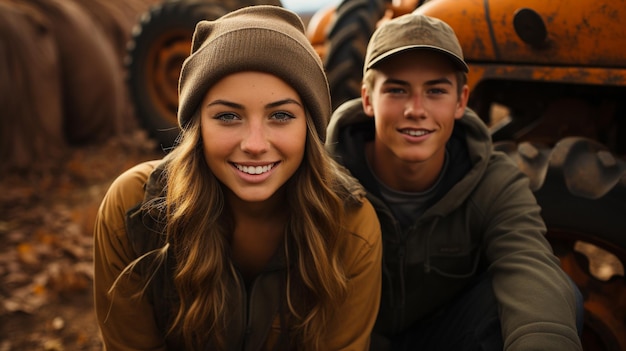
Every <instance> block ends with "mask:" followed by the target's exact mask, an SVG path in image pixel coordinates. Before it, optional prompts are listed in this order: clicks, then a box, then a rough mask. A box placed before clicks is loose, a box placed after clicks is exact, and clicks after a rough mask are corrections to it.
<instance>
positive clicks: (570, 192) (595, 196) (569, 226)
mask: <svg viewBox="0 0 626 351" xmlns="http://www.w3.org/2000/svg"><path fill="white" fill-rule="evenodd" d="M494 148H495V149H496V150H500V151H504V152H505V153H506V154H508V155H509V156H510V157H511V158H512V159H513V161H514V162H515V163H517V165H518V167H519V168H520V169H521V170H522V171H523V172H524V173H525V174H527V175H528V176H529V178H530V186H531V189H532V190H533V192H534V194H535V196H536V198H537V202H538V203H539V205H540V206H541V209H542V216H543V219H544V221H545V223H546V227H547V235H546V237H547V239H548V241H549V242H550V244H551V245H552V247H553V249H554V252H555V254H556V255H557V256H558V257H559V259H560V260H561V266H562V267H563V269H564V270H565V271H566V273H567V274H568V275H569V276H570V277H571V278H572V279H573V280H574V282H575V283H576V285H577V286H578V287H579V289H580V290H581V292H582V294H583V297H584V305H585V320H584V327H583V333H582V337H581V341H582V343H583V349H585V350H626V300H625V299H624V298H623V296H625V295H626V279H625V277H624V265H626V203H625V202H624V199H626V162H625V161H624V160H622V159H619V158H617V157H616V156H614V155H613V154H611V153H610V152H609V151H608V149H607V148H606V147H605V146H604V145H602V144H600V143H598V142H597V141H594V140H592V139H589V138H583V137H568V138H564V139H562V140H560V141H559V142H558V143H556V144H555V146H554V148H552V149H550V148H549V147H545V146H542V145H539V144H537V143H529V142H522V143H520V144H516V143H515V142H513V141H508V142H496V143H495V144H494ZM589 244H590V245H589ZM582 245H584V246H587V247H592V248H593V250H594V251H592V252H599V254H598V253H596V254H589V253H588V252H587V253H584V252H582V251H581V249H580V247H581V246H582ZM597 248H599V249H600V250H598V249H597ZM609 261H610V262H613V264H612V266H613V267H616V266H617V267H619V266H621V269H620V268H617V269H614V270H613V271H612V272H611V273H609V276H608V277H606V276H605V277H599V276H598V271H596V272H594V270H593V268H592V267H594V266H595V267H599V266H602V265H603V264H604V266H605V267H607V264H606V263H607V262H609ZM596 263H598V264H596Z"/></svg>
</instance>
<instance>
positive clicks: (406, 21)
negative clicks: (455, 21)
mask: <svg viewBox="0 0 626 351" xmlns="http://www.w3.org/2000/svg"><path fill="white" fill-rule="evenodd" d="M415 49H426V50H433V51H437V52H441V53H443V54H445V55H447V56H448V57H449V58H450V60H451V61H452V63H454V65H455V66H457V68H459V69H460V70H462V71H464V72H468V71H469V67H468V66H467V63H465V61H464V60H463V50H462V49H461V44H460V43H459V39H458V38H457V37H456V34H455V33H454V30H453V29H452V27H450V26H449V25H448V24H447V23H445V22H444V21H442V20H440V19H438V18H434V17H429V16H425V15H420V14H416V13H409V14H406V15H402V16H398V17H395V18H392V19H391V20H389V21H387V22H385V23H383V24H382V25H381V26H380V27H378V28H377V29H376V31H374V34H372V37H371V38H370V41H369V44H368V45H367V52H366V53H365V64H364V66H363V73H365V72H367V70H368V69H370V68H372V67H373V66H375V65H376V64H377V63H379V62H381V61H383V60H384V59H386V58H388V57H390V56H392V55H395V54H398V53H401V52H404V51H407V50H415Z"/></svg>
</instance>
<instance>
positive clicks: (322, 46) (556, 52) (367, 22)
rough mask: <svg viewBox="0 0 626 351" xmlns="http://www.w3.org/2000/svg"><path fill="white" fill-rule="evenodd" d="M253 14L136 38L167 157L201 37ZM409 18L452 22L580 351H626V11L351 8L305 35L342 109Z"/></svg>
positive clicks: (165, 25)
mask: <svg viewBox="0 0 626 351" xmlns="http://www.w3.org/2000/svg"><path fill="white" fill-rule="evenodd" d="M254 3H262V1H258V2H254ZM224 4H227V5H224ZM246 4H251V3H250V2H247V3H244V2H243V1H241V3H238V2H237V1H235V0H232V1H229V2H225V3H222V2H219V3H218V2H217V1H210V0H205V1H200V0H187V1H184V0H183V1H180V0H179V1H173V0H169V1H165V2H164V3H163V4H162V5H161V6H160V7H156V8H153V9H152V10H151V12H150V14H149V16H145V17H144V18H143V20H142V22H141V23H140V30H138V31H136V32H135V33H134V36H133V40H132V41H131V43H132V45H131V46H130V48H131V49H130V51H129V56H130V58H131V59H130V60H129V62H131V63H130V70H129V71H130V77H131V79H130V84H131V86H130V90H131V92H132V91H134V92H135V95H134V102H135V105H136V107H137V109H138V115H139V117H140V119H141V120H143V121H144V126H146V128H147V129H148V131H150V132H151V133H152V135H153V136H154V137H156V138H157V139H159V140H161V143H162V144H163V145H165V144H168V143H170V144H171V142H172V141H173V139H174V136H175V134H177V133H178V130H177V127H176V122H175V106H176V103H177V96H176V79H177V77H178V72H179V70H180V64H181V63H182V60H183V59H184V58H185V57H186V56H187V55H188V53H189V47H190V39H191V33H192V31H193V28H194V26H195V23H196V22H197V21H198V20H199V19H201V18H208V19H210V18H211V17H217V16H218V15H221V14H223V13H225V12H226V11H228V10H231V9H234V8H236V7H238V6H244V5H246ZM276 4H279V2H277V3H276ZM413 11H415V12H419V13H422V14H426V15H429V16H433V17H438V18H440V19H442V20H444V21H446V22H447V23H448V24H450V26H451V27H452V28H453V29H454V30H455V32H456V34H457V36H458V37H459V40H460V42H461V45H462V47H463V52H464V55H465V59H466V61H467V63H468V64H469V66H470V72H469V74H468V85H469V87H470V91H471V93H470V100H469V106H470V107H471V108H472V109H474V110H475V111H476V112H477V113H478V115H479V116H481V118H483V120H484V121H485V123H486V124H487V125H488V126H489V128H490V130H491V133H492V138H493V140H494V145H495V148H497V149H499V150H501V151H504V152H506V153H508V154H509V155H510V156H511V157H512V159H513V160H514V161H515V162H517V164H518V165H519V167H520V169H521V170H522V171H523V172H525V173H526V174H527V175H528V176H529V178H530V180H531V187H532V190H533V191H534V193H535V195H536V197H537V200H538V202H539V204H540V205H541V206H542V215H543V217H544V220H545V222H546V225H547V227H548V234H547V236H548V239H549V240H550V242H551V244H552V246H553V248H554V251H555V253H556V254H557V255H558V256H559V258H560V259H561V263H562V266H563V268H564V270H565V271H566V272H567V273H568V274H569V275H570V276H571V277H572V279H573V280H574V281H575V283H576V284H577V285H578V286H579V288H580V289H581V291H582V293H583V296H584V299H585V302H584V304H585V327H584V330H583V334H582V342H583V347H584V348H585V350H626V279H625V278H624V264H625V262H626V176H625V174H626V159H625V156H626V30H624V29H623V24H624V23H626V0H617V1H614V0H576V1H571V0H551V1H543V0H532V1H519V0H430V1H428V0H427V1H424V0H419V1H418V0H393V1H386V0H343V1H341V2H339V3H338V5H336V6H327V7H323V8H320V9H319V10H318V12H317V13H315V14H314V15H313V16H312V17H310V18H309V19H310V20H309V21H308V31H309V33H308V35H309V38H310V40H311V43H312V44H313V45H314V47H315V48H316V50H317V52H318V54H319V55H320V56H321V57H322V60H323V62H324V65H325V69H326V71H327V73H328V81H329V84H330V88H331V95H332V100H333V107H337V106H339V105H340V104H341V103H343V102H344V101H346V100H348V99H352V98H355V97H358V96H360V87H361V79H362V65H363V59H364V56H365V48H366V46H367V42H368V40H369V37H370V35H371V34H372V33H373V31H374V30H375V29H376V27H377V26H378V25H380V23H382V22H383V21H386V20H388V19H390V18H392V17H396V16H399V15H402V14H405V13H409V12H413ZM142 111H143V112H142ZM142 115H143V117H142ZM155 121H156V122H155ZM163 130H171V131H172V132H171V134H169V135H164V134H163ZM163 136H165V138H163Z"/></svg>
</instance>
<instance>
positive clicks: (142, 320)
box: [94, 161, 165, 351]
mask: <svg viewBox="0 0 626 351" xmlns="http://www.w3.org/2000/svg"><path fill="white" fill-rule="evenodd" d="M158 162H159V161H151V162H146V163H142V164H140V165H137V166H135V167H133V168H131V169H130V170H128V171H126V172H125V173H123V174H122V175H120V176H119V177H118V178H117V179H116V180H115V181H114V182H113V184H112V185H111V187H110V188H109V190H108V192H107V194H106V195H105V197H104V199H103V201H102V204H101V205H100V209H99V211H98V215H97V217H96V222H95V227H94V298H95V309H96V316H97V319H98V324H99V326H100V331H101V336H102V340H103V342H104V346H105V349H106V350H108V351H118V350H120V351H126V350H165V343H164V338H163V336H162V335H160V333H159V332H158V330H157V327H156V323H155V320H154V315H153V311H152V306H151V304H150V303H149V302H148V301H147V300H146V299H145V298H142V297H141V296H140V294H137V293H138V292H140V291H141V289H142V287H143V286H142V284H141V282H140V281H139V278H138V276H137V274H133V273H131V274H128V275H127V274H125V275H124V276H122V277H121V278H120V280H119V282H118V285H117V287H116V289H114V290H113V291H112V292H111V293H110V294H109V292H108V291H109V289H110V288H111V286H112V284H113V282H114V281H115V280H116V279H117V278H118V276H119V275H120V273H121V272H122V271H123V270H124V268H125V267H126V266H127V265H128V264H129V263H130V262H132V261H133V260H134V259H135V258H136V256H135V253H134V251H133V250H132V249H131V246H130V243H129V242H128V237H127V235H126V228H125V218H126V211H128V209H130V208H131V207H133V206H135V205H136V204H138V203H139V202H140V201H141V200H142V199H143V193H144V191H143V185H144V183H145V181H146V179H147V178H148V175H149V174H150V172H151V171H152V170H153V169H154V167H155V166H156V165H157V164H158ZM135 295H139V296H135Z"/></svg>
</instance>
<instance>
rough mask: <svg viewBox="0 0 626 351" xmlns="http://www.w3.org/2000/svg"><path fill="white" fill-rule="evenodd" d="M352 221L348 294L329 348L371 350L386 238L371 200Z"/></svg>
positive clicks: (331, 329) (330, 328) (347, 259)
mask: <svg viewBox="0 0 626 351" xmlns="http://www.w3.org/2000/svg"><path fill="white" fill-rule="evenodd" d="M348 223H349V226H348V230H349V231H350V232H351V236H350V238H349V244H348V249H347V251H346V257H345V262H346V267H347V274H348V278H349V281H348V296H347V299H346V301H345V303H344V304H343V305H342V306H341V307H340V308H339V309H338V310H337V311H336V313H335V315H334V318H333V319H332V321H331V322H330V323H329V325H328V331H329V342H328V345H329V348H328V349H329V350H354V351H363V350H369V343H370V334H371V331H372V328H373V327H374V323H375V321H376V317H377V315H378V307H379V304H380V295H381V284H382V273H381V272H382V238H381V231H380V224H379V222H378V218H377V217H376V212H375V211H374V208H373V207H372V205H371V204H370V203H369V201H367V200H365V202H364V203H363V206H361V207H360V208H359V209H358V210H356V211H355V212H353V213H351V214H349V218H348Z"/></svg>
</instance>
